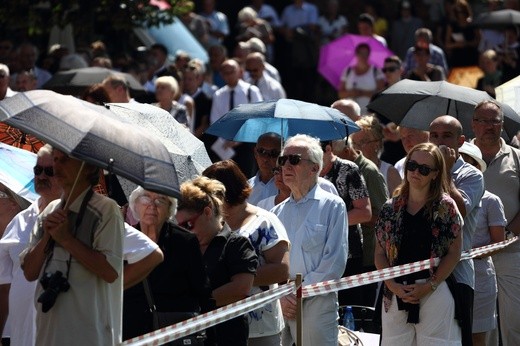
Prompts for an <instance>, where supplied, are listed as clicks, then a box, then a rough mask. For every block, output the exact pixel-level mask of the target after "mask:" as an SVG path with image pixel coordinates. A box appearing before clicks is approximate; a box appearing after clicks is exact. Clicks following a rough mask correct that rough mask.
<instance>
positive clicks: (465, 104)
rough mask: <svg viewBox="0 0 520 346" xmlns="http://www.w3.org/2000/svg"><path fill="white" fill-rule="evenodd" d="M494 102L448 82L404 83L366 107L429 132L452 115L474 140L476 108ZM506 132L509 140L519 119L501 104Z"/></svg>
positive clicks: (465, 132) (475, 92)
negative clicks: (438, 120)
mask: <svg viewBox="0 0 520 346" xmlns="http://www.w3.org/2000/svg"><path fill="white" fill-rule="evenodd" d="M484 100H493V98H491V96H489V95H488V94H487V93H486V92H484V91H480V90H475V89H471V88H467V87H463V86H459V85H455V84H451V83H448V82H444V81H443V82H422V81H412V80H408V79H404V80H401V81H399V82H397V83H396V84H394V85H392V86H391V87H389V88H388V89H386V90H384V91H383V92H382V93H380V94H379V95H378V96H377V97H375V98H374V100H373V101H372V102H370V103H369V104H368V106H367V108H369V109H370V110H372V111H374V112H376V113H378V114H381V115H383V116H384V117H386V118H388V119H389V120H391V121H393V122H395V123H396V124H399V125H401V126H405V127H411V128H416V129H421V130H428V128H429V127H430V123H431V122H432V121H433V120H434V119H435V118H437V117H438V116H440V115H446V114H448V115H451V116H453V117H455V118H457V119H458V120H459V121H460V123H461V124H462V128H463V130H464V134H465V135H466V136H468V137H473V131H472V129H471V121H472V119H473V112H474V109H475V106H476V105H477V104H478V103H479V102H481V101H484ZM502 108H503V110H504V130H505V131H504V133H503V136H504V137H505V139H506V140H510V139H511V138H512V136H514V135H515V134H516V131H518V130H519V129H520V116H519V115H518V114H517V113H516V112H515V111H513V110H512V109H511V107H509V106H507V105H504V104H502Z"/></svg>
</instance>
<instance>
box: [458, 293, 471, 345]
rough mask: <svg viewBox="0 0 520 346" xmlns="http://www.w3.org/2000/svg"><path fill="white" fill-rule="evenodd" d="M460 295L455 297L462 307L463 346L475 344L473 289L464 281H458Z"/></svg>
mask: <svg viewBox="0 0 520 346" xmlns="http://www.w3.org/2000/svg"><path fill="white" fill-rule="evenodd" d="M456 286H457V291H458V296H457V297H456V298H455V299H457V300H458V302H455V304H458V305H459V307H460V329H461V332H462V346H473V339H472V331H473V297H474V295H475V292H474V291H473V289H472V288H471V287H470V286H468V285H466V284H462V283H457V285H456Z"/></svg>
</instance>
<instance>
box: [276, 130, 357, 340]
mask: <svg viewBox="0 0 520 346" xmlns="http://www.w3.org/2000/svg"><path fill="white" fill-rule="evenodd" d="M278 163H279V165H280V166H282V174H283V179H284V183H285V184H286V185H287V186H289V188H290V189H291V196H290V197H289V198H288V199H286V200H285V201H283V202H282V203H280V204H278V205H277V206H276V207H274V208H273V209H272V210H271V211H272V212H274V213H275V214H276V215H277V216H278V218H279V219H280V220H281V221H282V223H283V224H284V226H285V228H286V230H287V235H288V236H289V240H290V241H291V251H290V255H289V257H290V277H291V278H295V276H296V273H301V274H302V275H303V284H304V285H305V286H306V285H311V284H315V283H317V282H322V281H326V280H334V279H339V278H341V276H342V274H343V270H344V269H345V265H346V262H347V253H348V240H347V239H348V238H347V237H348V228H347V226H348V218H347V212H346V207H345V203H344V202H343V200H342V199H341V198H340V197H338V196H336V195H333V194H331V193H329V192H326V191H324V190H323V189H322V188H321V187H319V185H318V183H317V182H318V175H319V173H320V171H321V168H322V165H323V150H322V149H321V146H320V142H319V141H318V140H317V139H315V138H312V137H310V136H307V135H296V136H294V137H292V138H290V139H289V140H288V141H287V142H286V144H285V147H284V149H283V152H282V156H280V157H279V159H278ZM281 304H282V311H283V314H284V317H285V322H286V326H285V329H284V330H283V331H282V342H283V345H284V346H286V345H292V343H293V342H294V340H295V336H296V298H295V296H294V295H289V296H285V297H283V298H282V299H281ZM337 311H338V296H337V293H336V292H334V293H329V294H324V295H319V296H315V297H312V298H306V299H305V300H304V301H303V343H302V345H304V346H308V345H319V346H335V345H337V344H338V325H337V319H338V312H337Z"/></svg>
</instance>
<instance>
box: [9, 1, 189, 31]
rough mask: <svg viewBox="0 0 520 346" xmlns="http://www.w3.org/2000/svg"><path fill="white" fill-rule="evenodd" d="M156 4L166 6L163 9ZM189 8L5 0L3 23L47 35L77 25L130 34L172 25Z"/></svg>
mask: <svg viewBox="0 0 520 346" xmlns="http://www.w3.org/2000/svg"><path fill="white" fill-rule="evenodd" d="M155 3H162V4H165V5H166V6H165V7H168V5H169V8H164V7H163V6H161V8H163V9H162V10H160V9H159V6H158V5H155ZM187 6H188V5H187V4H186V1H185V0H156V1H151V0H47V1H43V0H2V6H0V23H1V26H2V27H3V29H4V31H5V30H8V31H25V30H27V35H28V36H34V35H45V34H46V33H48V32H49V31H50V29H51V28H52V26H53V25H58V26H59V27H64V26H65V25H67V24H69V23H70V24H73V25H74V28H75V30H76V31H79V32H80V33H81V32H82V31H83V32H85V31H91V32H93V31H96V30H103V28H110V30H114V31H127V30H131V29H133V28H135V27H136V26H140V25H142V24H144V23H146V24H147V25H151V26H157V25H160V24H166V23H171V22H172V21H173V20H174V18H175V16H176V15H178V14H179V13H180V12H181V11H184V10H185V9H186V7H187Z"/></svg>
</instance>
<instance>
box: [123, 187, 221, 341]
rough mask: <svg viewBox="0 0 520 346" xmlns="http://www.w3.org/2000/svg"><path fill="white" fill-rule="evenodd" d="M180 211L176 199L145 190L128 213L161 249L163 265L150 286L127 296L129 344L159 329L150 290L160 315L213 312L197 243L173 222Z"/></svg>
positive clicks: (135, 195) (139, 287)
mask: <svg viewBox="0 0 520 346" xmlns="http://www.w3.org/2000/svg"><path fill="white" fill-rule="evenodd" d="M176 205H177V203H176V200H175V199H174V198H171V197H168V196H165V195H161V194H158V193H155V192H151V191H147V190H145V189H143V188H142V187H138V188H137V189H135V190H134V191H133V192H132V194H131V195H130V198H129V207H130V209H131V211H132V212H133V214H134V217H135V218H136V219H138V220H139V224H138V225H137V226H136V228H138V229H139V230H140V231H141V232H143V233H144V234H145V235H147V236H148V237H149V238H150V239H152V240H153V241H154V242H156V243H157V244H158V245H159V247H160V248H161V250H162V251H163V253H164V261H163V262H162V263H161V264H159V265H158V266H157V267H155V269H154V270H153V271H152V272H151V273H150V274H149V275H148V277H147V278H146V279H145V281H143V282H142V283H140V284H137V285H135V286H133V287H131V288H129V289H127V290H126V291H125V292H124V304H123V339H124V340H126V339H129V338H132V337H135V336H138V335H142V334H145V333H148V332H151V331H152V330H153V329H154V326H153V316H152V314H151V312H150V303H149V299H148V298H147V296H146V292H145V290H146V289H147V288H146V285H147V286H148V289H149V291H150V295H151V297H152V298H153V302H154V303H155V305H156V308H157V311H159V312H176V313H186V314H184V315H185V316H189V314H190V313H198V312H205V311H208V310H210V309H211V308H212V306H211V291H210V287H209V281H208V277H207V275H206V271H205V268H204V263H203V261H202V255H201V252H200V249H199V242H198V241H197V237H196V236H195V235H193V234H192V233H190V232H187V231H186V230H184V229H182V228H180V227H179V226H177V225H176V224H174V223H173V222H172V220H171V218H172V217H173V215H174V214H175V209H176ZM179 315H181V314H179ZM186 318H188V317H186Z"/></svg>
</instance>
